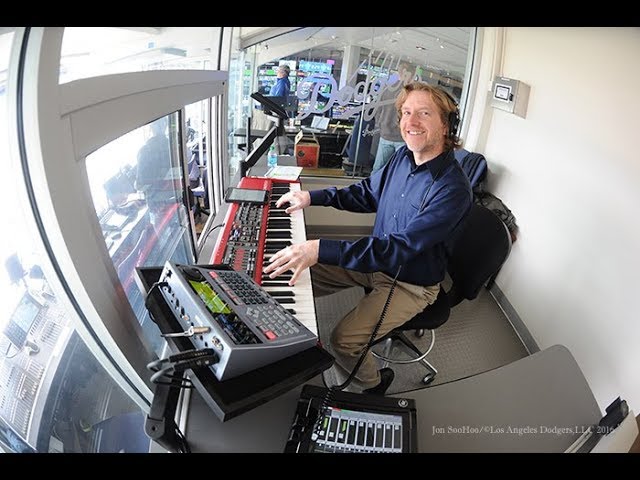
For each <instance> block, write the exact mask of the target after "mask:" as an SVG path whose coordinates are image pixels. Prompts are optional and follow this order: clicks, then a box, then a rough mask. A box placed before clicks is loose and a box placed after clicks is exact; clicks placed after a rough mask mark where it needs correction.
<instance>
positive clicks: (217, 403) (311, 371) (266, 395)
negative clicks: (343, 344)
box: [136, 267, 333, 422]
mask: <svg viewBox="0 0 640 480" xmlns="http://www.w3.org/2000/svg"><path fill="white" fill-rule="evenodd" d="M136 273H137V276H136V281H137V283H138V287H139V288H140V290H141V292H142V293H143V294H144V295H146V294H147V292H148V291H149V289H150V288H151V285H153V284H154V283H155V282H156V281H158V280H159V279H160V274H161V273H162V267H137V268H136ZM151 295H152V297H151V299H150V301H149V302H148V307H147V308H148V309H149V313H150V314H151V316H152V319H153V320H154V321H155V322H156V324H157V325H158V327H159V328H160V331H161V332H162V333H170V332H176V331H179V330H181V329H182V328H181V327H180V324H179V323H178V321H177V320H176V319H175V317H174V316H173V313H172V311H171V309H170V308H169V306H168V305H167V303H166V302H165V300H164V297H163V296H162V293H161V292H160V291H159V290H158V289H154V291H153V292H152V294H151ZM166 340H167V343H168V344H169V346H170V348H171V350H172V352H173V353H179V352H183V351H186V350H191V349H193V344H192V343H191V341H190V340H189V339H188V338H185V337H174V338H166ZM331 365H333V357H332V356H331V355H330V354H329V353H328V352H327V351H326V350H324V349H323V348H321V347H319V346H314V347H312V348H309V349H307V350H304V351H302V352H300V353H297V354H295V355H292V356H290V357H287V358H284V359H282V360H280V361H277V362H274V363H271V364H269V365H265V366H264V367H261V368H258V369H256V370H253V371H251V372H247V373H245V374H243V375H240V376H237V377H234V378H230V379H228V380H224V381H222V382H221V381H219V380H218V379H217V378H216V377H215V375H214V374H213V372H211V370H209V369H208V368H207V369H197V370H193V373H192V375H191V380H192V381H193V384H194V385H195V386H196V388H197V389H198V391H199V392H200V394H201V395H202V398H203V399H204V400H205V401H206V403H207V405H208V406H209V407H210V408H211V410H213V412H214V413H215V414H216V416H217V417H218V419H219V420H220V421H222V422H225V421H227V420H229V419H231V418H233V417H235V416H238V415H240V414H241V413H244V412H247V411H249V410H251V409H253V408H255V407H258V406H259V405H262V404H263V403H266V402H268V401H269V400H272V399H274V398H276V397H277V396H279V395H281V394H283V393H285V392H287V391H289V390H291V389H293V388H295V387H297V386H298V385H301V384H303V383H304V382H306V381H307V380H310V379H311V378H313V377H315V376H316V375H318V374H319V373H321V372H323V371H324V370H326V369H327V368H329V367H331Z"/></svg>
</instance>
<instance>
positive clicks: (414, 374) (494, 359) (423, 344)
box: [316, 284, 528, 394]
mask: <svg viewBox="0 0 640 480" xmlns="http://www.w3.org/2000/svg"><path fill="white" fill-rule="evenodd" d="M445 285H446V284H445ZM363 294H364V292H363V290H362V289H361V288H359V287H356V288H351V289H348V290H344V291H342V292H338V293H335V294H333V295H329V296H326V297H321V298H316V316H317V319H318V325H319V335H320V339H321V341H322V344H323V346H324V347H325V348H327V349H328V350H329V351H331V347H330V345H329V332H330V331H331V328H332V327H333V325H334V324H335V323H336V322H337V321H339V320H340V319H341V318H342V317H343V316H344V315H345V314H346V313H347V312H349V311H350V310H351V309H352V308H353V307H354V306H355V305H356V303H357V302H358V301H359V299H360V298H361V297H362V295H363ZM435 334H436V340H435V345H434V348H433V350H432V351H431V353H430V354H429V356H428V357H427V358H428V360H429V362H430V363H431V364H432V365H433V366H435V367H436V368H437V369H438V372H439V373H438V375H437V376H436V379H435V380H434V381H433V382H432V383H431V385H432V386H433V385H438V384H441V383H446V382H451V381H454V380H459V379H461V378H464V377H468V376H471V375H476V374H478V373H482V372H485V371H488V370H492V369H494V368H497V367H500V366H502V365H506V364H508V363H511V362H513V361H515V360H518V359H520V358H523V357H525V356H527V355H528V353H527V350H526V349H525V347H524V345H523V344H522V342H521V341H520V339H519V338H518V336H517V335H516V333H515V331H514V330H513V327H512V326H511V324H510V323H509V321H508V320H507V318H506V317H505V315H504V313H503V312H502V310H501V309H500V307H499V306H498V304H497V303H496V301H495V300H494V298H493V297H492V296H491V294H490V293H489V291H488V290H486V289H483V290H482V291H481V293H480V295H479V296H478V298H476V299H475V300H473V301H463V302H462V303H461V304H459V305H458V306H456V307H454V308H453V309H452V311H451V316H450V317H449V320H448V321H447V323H445V324H444V325H442V326H441V327H440V328H438V329H436V330H435ZM408 336H409V338H410V339H411V340H413V341H414V343H415V344H416V345H417V346H418V348H420V349H421V350H422V351H425V350H426V348H427V347H428V345H429V343H430V341H431V336H430V335H429V334H428V333H427V334H426V335H425V336H424V337H422V338H416V337H415V336H414V335H413V334H412V333H410V332H409V333H408ZM376 348H378V347H376ZM394 356H395V357H397V358H401V359H407V358H409V357H408V356H406V354H405V353H404V349H394V351H393V353H392V357H394ZM395 357H394V358H395ZM392 368H393V370H394V372H395V379H394V381H393V383H392V384H391V387H389V390H388V391H387V393H388V394H391V393H398V392H406V391H408V390H415V389H418V388H429V387H425V386H424V385H423V384H422V383H421V380H422V378H423V377H424V375H425V373H426V369H425V368H424V367H422V366H420V365H419V364H417V363H416V364H410V365H392ZM324 379H325V383H327V385H335V384H337V383H342V382H343V381H344V379H345V378H344V377H343V376H342V375H340V374H339V373H337V372H336V371H335V369H333V368H331V369H329V370H327V371H326V372H325V374H324ZM349 390H351V391H359V390H358V389H357V387H353V388H350V387H348V388H347V391H349Z"/></svg>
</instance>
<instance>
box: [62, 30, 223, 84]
mask: <svg viewBox="0 0 640 480" xmlns="http://www.w3.org/2000/svg"><path fill="white" fill-rule="evenodd" d="M215 33H216V29H215V28H212V27H188V28H187V27H66V28H65V30H64V37H63V42H62V57H61V59H60V83H66V82H70V81H72V80H78V79H80V78H88V77H94V76H98V75H107V74H113V73H125V72H138V71H146V70H183V69H194V70H202V69H211V68H212V67H211V50H212V46H213V45H214V44H215V42H216V40H215V38H214V35H215Z"/></svg>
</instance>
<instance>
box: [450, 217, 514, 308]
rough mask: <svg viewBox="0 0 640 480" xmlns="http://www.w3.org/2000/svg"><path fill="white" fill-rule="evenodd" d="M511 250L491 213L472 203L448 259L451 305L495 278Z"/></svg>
mask: <svg viewBox="0 0 640 480" xmlns="http://www.w3.org/2000/svg"><path fill="white" fill-rule="evenodd" d="M510 251H511V235H510V234H509V230H508V229H507V227H506V225H505V224H504V223H503V222H502V220H500V219H499V218H498V216H497V215H496V214H495V213H493V212H492V211H491V210H489V209H487V208H485V207H483V206H482V205H478V204H473V206H472V207H471V212H470V213H469V216H468V217H467V219H466V223H465V226H464V227H463V229H462V231H461V232H460V235H459V236H458V238H457V240H456V242H455V245H454V247H453V253H452V255H451V257H450V258H449V265H448V267H449V268H448V271H449V275H450V276H451V280H452V281H453V284H452V288H451V290H450V292H449V297H450V304H451V306H453V305H457V304H458V303H460V302H461V301H462V300H463V299H465V298H466V299H467V300H472V299H474V298H476V297H477V296H478V293H479V292H480V289H481V288H482V287H483V286H484V285H485V284H486V283H487V281H488V280H489V279H490V278H491V277H492V276H493V275H495V274H496V273H497V272H498V270H500V267H502V264H503V263H504V262H505V260H506V259H507V257H508V256H509V252H510Z"/></svg>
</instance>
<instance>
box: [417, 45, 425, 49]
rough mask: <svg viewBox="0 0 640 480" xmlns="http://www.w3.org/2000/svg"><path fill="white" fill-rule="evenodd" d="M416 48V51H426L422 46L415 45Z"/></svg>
mask: <svg viewBox="0 0 640 480" xmlns="http://www.w3.org/2000/svg"><path fill="white" fill-rule="evenodd" d="M416 48H417V49H418V50H426V48H424V47H423V46H422V45H416Z"/></svg>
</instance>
